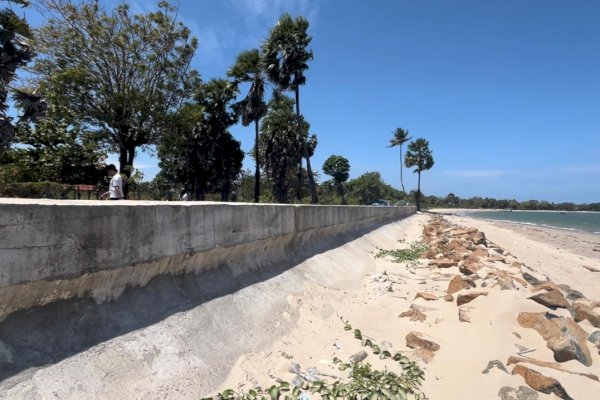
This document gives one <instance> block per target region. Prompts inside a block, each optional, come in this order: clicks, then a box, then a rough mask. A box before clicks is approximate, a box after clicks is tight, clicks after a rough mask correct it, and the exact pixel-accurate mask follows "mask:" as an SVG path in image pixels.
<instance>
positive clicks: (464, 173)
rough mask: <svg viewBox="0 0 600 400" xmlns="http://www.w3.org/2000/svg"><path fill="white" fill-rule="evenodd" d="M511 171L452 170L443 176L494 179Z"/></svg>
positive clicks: (445, 172)
mask: <svg viewBox="0 0 600 400" xmlns="http://www.w3.org/2000/svg"><path fill="white" fill-rule="evenodd" d="M510 173H511V171H505V170H485V169H473V170H468V169H463V170H450V171H444V172H442V174H443V175H448V176H456V177H459V178H492V177H496V176H502V175H508V174H510Z"/></svg>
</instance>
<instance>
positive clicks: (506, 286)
mask: <svg viewBox="0 0 600 400" xmlns="http://www.w3.org/2000/svg"><path fill="white" fill-rule="evenodd" d="M496 282H498V286H500V290H515V284H514V283H513V280H512V278H510V277H508V276H499V277H497V278H496Z"/></svg>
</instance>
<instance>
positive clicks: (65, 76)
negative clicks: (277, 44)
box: [34, 0, 199, 175]
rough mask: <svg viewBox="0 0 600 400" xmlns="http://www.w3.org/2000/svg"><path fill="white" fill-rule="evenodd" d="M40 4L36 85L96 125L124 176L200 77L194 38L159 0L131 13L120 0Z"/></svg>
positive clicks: (64, 0)
mask: <svg viewBox="0 0 600 400" xmlns="http://www.w3.org/2000/svg"><path fill="white" fill-rule="evenodd" d="M41 3H42V6H43V8H44V10H45V11H46V14H47V15H48V17H49V19H48V21H47V23H46V24H45V25H44V26H43V27H42V28H41V29H40V30H39V32H38V35H37V36H36V39H37V43H38V45H39V49H40V52H42V53H43V55H44V56H43V57H40V58H38V59H37V60H36V62H35V68H34V69H35V71H36V72H37V74H38V75H39V84H40V87H41V88H42V90H43V91H44V90H53V91H54V92H56V93H59V94H60V98H59V99H58V100H59V101H60V102H61V103H62V104H64V105H65V106H66V108H67V109H68V110H69V111H70V112H71V113H73V114H74V115H75V116H76V117H77V119H78V120H79V121H81V122H84V123H85V124H87V125H88V126H90V127H91V128H93V129H94V130H96V131H98V132H99V133H100V134H101V135H102V137H103V139H104V140H105V141H106V142H107V143H110V144H111V148H112V149H114V150H116V151H118V152H119V164H120V169H121V172H124V173H125V174H126V175H128V174H129V171H130V170H131V168H132V165H133V160H134V158H135V152H136V149H138V148H139V147H140V146H144V145H147V144H153V143H156V142H157V141H158V139H159V138H160V137H161V135H162V134H164V132H165V128H166V126H167V121H168V116H169V115H170V114H172V113H174V112H177V110H178V109H179V108H180V107H181V105H182V103H183V101H184V100H185V99H186V98H188V96H189V93H190V92H189V88H190V87H192V86H193V85H194V84H195V83H196V81H198V79H199V77H198V74H197V73H196V72H195V71H193V70H191V69H190V62H191V60H192V57H193V55H194V53H195V50H196V47H197V40H196V38H193V37H191V35H190V30H189V29H188V28H187V27H185V26H184V25H183V24H182V23H181V22H179V21H177V19H176V15H175V13H176V11H177V10H176V8H174V7H173V6H171V5H170V4H169V3H168V2H166V1H161V2H160V3H159V4H158V8H157V10H156V11H152V12H149V13H147V14H136V15H133V14H131V13H130V9H129V6H128V5H126V4H120V5H118V6H117V7H116V8H115V9H114V10H112V11H107V10H105V9H104V8H102V6H101V5H100V4H99V3H98V2H83V3H75V2H73V1H72V0H41Z"/></svg>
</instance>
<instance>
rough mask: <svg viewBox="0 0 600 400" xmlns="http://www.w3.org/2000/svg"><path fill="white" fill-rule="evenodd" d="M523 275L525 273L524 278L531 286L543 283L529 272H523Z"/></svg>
mask: <svg viewBox="0 0 600 400" xmlns="http://www.w3.org/2000/svg"><path fill="white" fill-rule="evenodd" d="M521 275H523V279H525V280H526V281H527V283H529V284H530V285H531V286H537V285H539V284H540V283H541V282H540V280H539V279H538V278H536V277H535V276H533V275H531V274H530V273H528V272H523V273H522V274H521Z"/></svg>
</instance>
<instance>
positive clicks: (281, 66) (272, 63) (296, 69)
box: [262, 13, 319, 204]
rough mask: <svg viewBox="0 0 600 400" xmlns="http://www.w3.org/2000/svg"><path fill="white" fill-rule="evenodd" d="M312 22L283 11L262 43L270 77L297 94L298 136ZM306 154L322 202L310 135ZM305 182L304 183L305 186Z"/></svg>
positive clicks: (315, 200)
mask: <svg viewBox="0 0 600 400" xmlns="http://www.w3.org/2000/svg"><path fill="white" fill-rule="evenodd" d="M308 26H309V23H308V21H307V20H306V19H305V18H303V17H297V18H296V19H293V18H292V17H291V16H290V15H289V14H287V13H286V14H283V15H282V16H281V18H280V19H279V21H278V22H277V24H276V25H275V26H274V27H273V29H271V32H270V35H269V38H268V39H267V40H266V41H265V42H264V43H263V44H262V50H263V54H264V60H265V68H266V72H267V76H268V77H269V80H270V81H271V82H273V83H274V84H275V85H277V87H278V88H279V89H280V90H291V91H293V92H295V95H296V121H297V123H296V129H297V130H298V137H303V136H304V134H303V133H302V124H301V118H302V117H301V115H300V86H301V85H304V84H305V83H306V77H305V76H304V71H306V70H307V69H308V62H309V61H310V60H312V58H313V53H312V50H310V49H308V45H309V44H310V41H311V40H312V38H311V37H310V36H309V35H308V33H307V30H308ZM302 145H303V157H305V158H306V172H307V174H308V180H309V183H310V195H311V202H312V203H313V204H316V203H318V202H319V197H318V195H317V188H316V185H315V179H314V176H313V173H312V168H311V166H310V155H309V151H308V148H307V147H308V146H307V143H306V139H305V140H303V141H302ZM301 186H302V185H300V187H301Z"/></svg>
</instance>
